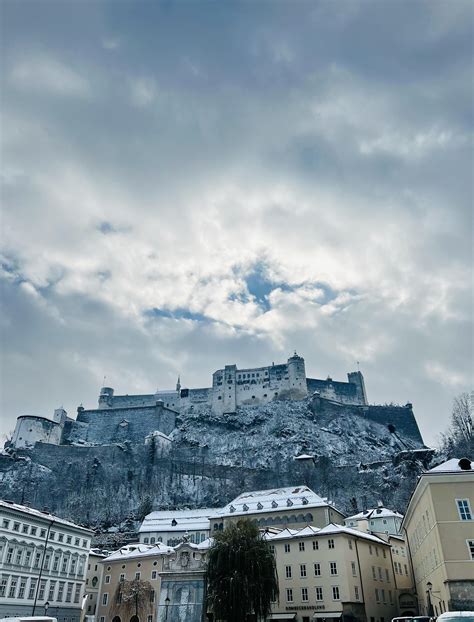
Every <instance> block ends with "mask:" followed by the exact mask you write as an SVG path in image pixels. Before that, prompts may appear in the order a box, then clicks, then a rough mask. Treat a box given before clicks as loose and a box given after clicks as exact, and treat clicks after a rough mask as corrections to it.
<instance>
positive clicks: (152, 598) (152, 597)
mask: <svg viewBox="0 0 474 622" xmlns="http://www.w3.org/2000/svg"><path fill="white" fill-rule="evenodd" d="M150 602H151V603H154V602H155V590H151V592H150Z"/></svg>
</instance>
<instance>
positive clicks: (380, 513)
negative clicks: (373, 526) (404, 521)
mask: <svg viewBox="0 0 474 622" xmlns="http://www.w3.org/2000/svg"><path fill="white" fill-rule="evenodd" d="M392 517H395V518H403V514H400V513H399V512H395V510H389V509H388V508H384V507H381V508H372V509H370V510H365V511H364V512H359V513H358V514H354V516H348V517H347V518H346V519H345V520H346V522H347V521H350V520H356V521H358V520H369V519H371V518H392Z"/></svg>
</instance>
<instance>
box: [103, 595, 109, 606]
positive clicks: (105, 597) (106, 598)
mask: <svg viewBox="0 0 474 622" xmlns="http://www.w3.org/2000/svg"><path fill="white" fill-rule="evenodd" d="M108 600H109V595H108V594H107V592H105V594H104V595H103V596H102V604H103V605H106V604H107V602H108Z"/></svg>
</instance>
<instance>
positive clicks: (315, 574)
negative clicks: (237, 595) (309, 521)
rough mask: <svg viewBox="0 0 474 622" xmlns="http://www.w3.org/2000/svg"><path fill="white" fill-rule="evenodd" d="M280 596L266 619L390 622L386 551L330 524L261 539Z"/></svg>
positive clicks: (392, 606) (393, 608)
mask: <svg viewBox="0 0 474 622" xmlns="http://www.w3.org/2000/svg"><path fill="white" fill-rule="evenodd" d="M265 537H266V539H267V540H268V542H269V543H270V545H271V546H272V549H273V551H274V554H275V559H276V565H277V573H278V581H279V588H280V596H279V600H278V602H276V603H274V605H273V607H272V615H271V618H270V619H278V620H292V621H295V622H310V620H318V619H320V620H323V619H325V620H328V619H334V620H338V619H344V620H345V621H346V622H347V621H348V620H353V621H357V622H390V620H391V619H392V618H393V617H395V616H396V615H397V614H398V608H397V604H396V584H395V577H394V572H393V566H392V559H391V555H390V545H389V544H388V543H387V542H385V541H384V540H382V539H381V538H379V537H377V536H375V535H373V534H369V533H364V532H362V531H357V530H355V529H350V528H348V527H343V526H341V525H336V524H330V525H327V526H326V527H324V528H323V529H317V528H315V527H311V526H308V527H305V528H303V529H300V530H298V531H297V530H293V529H284V530H282V531H280V532H277V533H268V534H266V536H265Z"/></svg>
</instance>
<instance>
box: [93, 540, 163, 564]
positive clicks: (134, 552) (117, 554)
mask: <svg viewBox="0 0 474 622" xmlns="http://www.w3.org/2000/svg"><path fill="white" fill-rule="evenodd" d="M173 550H174V549H173V548H172V547H171V546H166V544H161V543H158V544H140V543H136V544H127V545H126V546H122V548H120V549H118V551H114V552H113V553H112V554H111V555H109V556H108V557H106V558H105V559H104V560H103V561H102V562H101V563H105V562H113V561H117V560H118V559H130V558H136V557H154V556H156V555H166V553H171V552H172V551H173Z"/></svg>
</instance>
